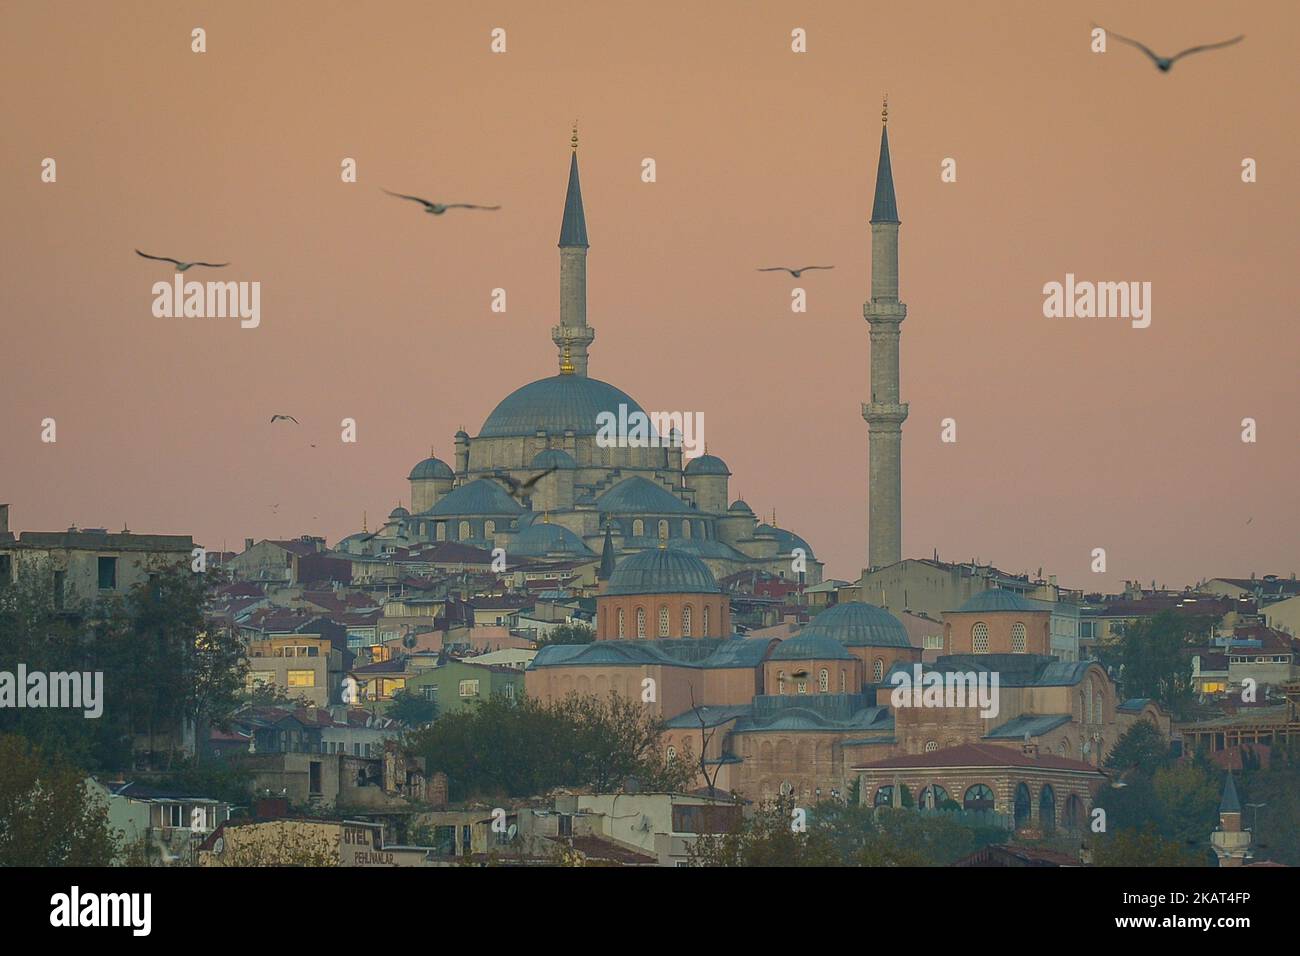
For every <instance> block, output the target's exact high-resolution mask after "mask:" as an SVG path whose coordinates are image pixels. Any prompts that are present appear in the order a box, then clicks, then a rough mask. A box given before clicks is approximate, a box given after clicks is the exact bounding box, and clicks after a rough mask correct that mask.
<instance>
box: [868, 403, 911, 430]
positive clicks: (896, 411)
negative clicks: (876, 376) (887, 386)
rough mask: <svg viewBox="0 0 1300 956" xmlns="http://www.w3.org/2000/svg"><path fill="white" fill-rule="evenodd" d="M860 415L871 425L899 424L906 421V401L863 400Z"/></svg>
mask: <svg viewBox="0 0 1300 956" xmlns="http://www.w3.org/2000/svg"><path fill="white" fill-rule="evenodd" d="M862 417H863V418H865V419H866V420H867V422H869V423H870V424H872V425H895V426H901V425H902V424H903V422H905V421H907V402H901V403H895V404H890V403H889V402H863V403H862Z"/></svg>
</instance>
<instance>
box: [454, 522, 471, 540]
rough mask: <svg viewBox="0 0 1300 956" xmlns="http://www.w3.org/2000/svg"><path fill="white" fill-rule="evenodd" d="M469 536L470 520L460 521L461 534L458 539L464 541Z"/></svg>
mask: <svg viewBox="0 0 1300 956" xmlns="http://www.w3.org/2000/svg"><path fill="white" fill-rule="evenodd" d="M467 538H469V522H468V521H462V522H461V523H460V536H459V538H458V539H457V540H460V541H464V540H466V539H467Z"/></svg>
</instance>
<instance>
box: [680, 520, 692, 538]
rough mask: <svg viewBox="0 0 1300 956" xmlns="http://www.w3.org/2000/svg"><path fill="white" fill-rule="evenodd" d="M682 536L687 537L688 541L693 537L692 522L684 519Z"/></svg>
mask: <svg viewBox="0 0 1300 956" xmlns="http://www.w3.org/2000/svg"><path fill="white" fill-rule="evenodd" d="M682 537H683V538H685V539H687V540H688V541H689V540H690V537H691V523H690V522H689V521H683V522H682Z"/></svg>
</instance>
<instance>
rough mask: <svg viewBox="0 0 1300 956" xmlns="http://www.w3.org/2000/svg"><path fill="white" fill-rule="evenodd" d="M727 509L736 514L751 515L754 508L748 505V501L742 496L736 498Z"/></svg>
mask: <svg viewBox="0 0 1300 956" xmlns="http://www.w3.org/2000/svg"><path fill="white" fill-rule="evenodd" d="M727 510H728V511H729V512H731V513H732V514H738V515H752V514H753V513H754V509H753V508H751V507H750V506H749V503H748V502H746V501H745V499H744V498H737V499H736V500H735V501H733V502H732V503H731V507H729V508H728V509H727Z"/></svg>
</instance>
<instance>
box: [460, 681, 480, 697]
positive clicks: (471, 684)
mask: <svg viewBox="0 0 1300 956" xmlns="http://www.w3.org/2000/svg"><path fill="white" fill-rule="evenodd" d="M460 696H461V697H477V696H478V681H477V680H463V681H461V682H460Z"/></svg>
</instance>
